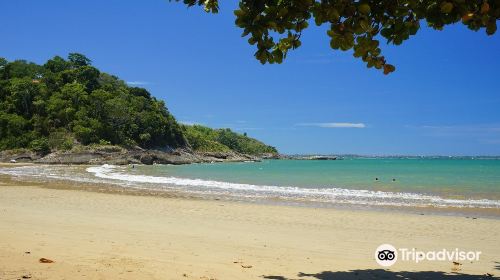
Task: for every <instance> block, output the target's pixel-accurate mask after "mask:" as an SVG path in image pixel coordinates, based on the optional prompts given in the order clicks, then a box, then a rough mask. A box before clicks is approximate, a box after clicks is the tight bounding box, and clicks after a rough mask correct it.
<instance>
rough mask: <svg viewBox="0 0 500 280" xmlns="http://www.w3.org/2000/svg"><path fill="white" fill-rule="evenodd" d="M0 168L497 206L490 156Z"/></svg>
mask: <svg viewBox="0 0 500 280" xmlns="http://www.w3.org/2000/svg"><path fill="white" fill-rule="evenodd" d="M0 173H4V174H10V175H14V176H21V177H22V176H24V177H32V178H37V179H42V180H51V179H54V180H57V179H64V180H76V181H82V182H90V183H93V182H95V183H100V182H102V183H111V184H115V185H118V186H121V187H123V188H133V189H145V190H154V191H167V192H172V191H173V192H181V193H187V194H191V195H196V196H199V197H217V198H225V199H237V200H252V201H254V200H260V201H285V202H301V203H321V204H322V205H344V206H345V205H353V206H373V207H377V206H388V207H392V206H394V207H433V208H468V209H475V208H477V209H493V210H495V209H496V210H498V209H500V160H498V159H474V158H345V159H344V160H336V161H322V160H265V161H262V162H241V163H213V164H191V165H181V166H173V165H152V166H146V165H135V166H131V165H129V166H111V165H103V166H91V167H88V166H86V167H77V166H76V167H75V166H73V167H68V166H40V165H36V166H25V167H10V168H1V169H0ZM376 178H378V180H376Z"/></svg>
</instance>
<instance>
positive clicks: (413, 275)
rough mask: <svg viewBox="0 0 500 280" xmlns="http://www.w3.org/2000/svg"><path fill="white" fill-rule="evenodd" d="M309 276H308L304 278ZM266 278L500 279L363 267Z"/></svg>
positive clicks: (360, 279)
mask: <svg viewBox="0 0 500 280" xmlns="http://www.w3.org/2000/svg"><path fill="white" fill-rule="evenodd" d="M303 277H308V278H303ZM262 278H264V279H274V280H299V279H311V278H313V279H319V280H364V279H384V280H386V279H387V280H392V279H397V280H414V279H415V280H416V279H418V280H431V279H444V280H448V279H450V280H451V279H453V280H457V279H458V280H479V279H488V280H490V279H500V278H499V277H495V276H493V275H489V274H485V275H471V274H462V273H445V272H438V271H415V272H413V271H398V272H394V271H387V270H383V269H362V270H349V271H335V272H334V271H323V272H319V273H304V272H299V274H297V278H288V277H284V276H280V275H262Z"/></svg>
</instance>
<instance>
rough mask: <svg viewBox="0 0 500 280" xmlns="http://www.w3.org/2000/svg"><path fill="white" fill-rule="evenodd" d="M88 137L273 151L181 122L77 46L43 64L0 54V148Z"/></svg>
mask: <svg viewBox="0 0 500 280" xmlns="http://www.w3.org/2000/svg"><path fill="white" fill-rule="evenodd" d="M205 137H206V139H205ZM190 141H192V143H191V142H190ZM91 144H98V145H99V144H100V145H109V144H111V145H119V146H123V147H135V146H139V147H142V148H146V149H149V148H164V147H171V148H178V147H192V148H193V149H194V150H199V151H228V150H234V151H238V152H244V153H247V152H248V153H252V154H257V153H262V152H268V151H269V152H276V150H275V149H274V148H272V147H268V146H266V145H264V144H262V143H261V142H259V141H257V140H255V139H251V138H248V137H246V136H243V135H240V134H237V133H234V132H232V131H230V130H228V129H224V130H213V129H210V128H203V129H202V128H201V127H198V126H196V127H189V126H183V125H180V124H179V123H178V122H177V121H176V120H175V118H174V117H173V116H172V114H170V112H169V111H168V110H167V108H166V107H165V103H164V102H163V101H161V100H157V99H156V98H155V97H153V96H151V94H150V93H149V92H148V91H147V90H146V89H143V88H138V87H130V86H128V85H127V84H126V83H125V82H124V81H122V80H120V79H119V78H117V77H115V76H113V75H110V74H107V73H103V72H101V71H99V70H98V69H97V68H95V67H93V66H92V64H91V61H90V60H89V59H88V58H87V57H85V56H84V55H82V54H78V53H71V54H69V56H68V58H67V59H63V58H62V57H60V56H56V57H54V58H52V59H50V60H48V61H47V62H46V63H45V64H44V65H38V64H35V63H31V62H27V61H25V60H16V61H12V62H8V61H7V60H6V59H4V58H0V150H6V149H16V148H29V149H32V150H34V151H37V152H41V153H48V152H50V151H54V150H71V149H72V148H73V146H75V145H91Z"/></svg>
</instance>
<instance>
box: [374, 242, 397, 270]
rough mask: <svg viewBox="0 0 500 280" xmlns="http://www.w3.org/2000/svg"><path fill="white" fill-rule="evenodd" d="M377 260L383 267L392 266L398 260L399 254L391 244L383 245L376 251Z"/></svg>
mask: <svg viewBox="0 0 500 280" xmlns="http://www.w3.org/2000/svg"><path fill="white" fill-rule="evenodd" d="M375 260H376V261H377V263H378V264H379V265H381V266H391V265H393V264H395V263H396V261H397V260H398V252H397V250H396V248H394V246H392V245H391V244H382V245H380V246H378V247H377V250H375Z"/></svg>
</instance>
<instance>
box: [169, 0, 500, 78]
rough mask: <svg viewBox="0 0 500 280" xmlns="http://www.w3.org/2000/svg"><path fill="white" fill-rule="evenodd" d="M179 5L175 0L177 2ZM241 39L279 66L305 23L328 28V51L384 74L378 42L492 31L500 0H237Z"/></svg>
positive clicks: (213, 4)
mask: <svg viewBox="0 0 500 280" xmlns="http://www.w3.org/2000/svg"><path fill="white" fill-rule="evenodd" d="M177 1H179V0H177ZM184 3H185V4H187V5H188V6H194V5H199V6H203V7H204V8H205V10H206V11H207V12H212V13H216V12H218V10H219V8H218V7H219V6H218V0H205V1H203V0H184ZM234 14H235V15H236V25H237V26H238V27H240V28H242V29H243V33H242V36H243V37H248V43H249V44H251V45H255V46H256V48H257V51H256V52H255V57H256V58H257V59H258V60H259V61H260V62H261V63H263V64H264V63H281V62H282V61H283V59H284V58H285V57H286V56H287V54H288V52H289V51H290V50H293V49H296V48H298V47H300V45H301V40H300V38H301V35H302V32H303V30H305V29H306V28H307V27H308V26H309V23H312V22H314V23H315V24H316V25H318V26H320V25H323V24H327V25H329V29H328V31H327V35H328V36H329V38H330V46H331V48H332V49H334V50H341V51H348V50H353V55H354V57H357V58H360V59H362V60H363V61H364V62H365V64H366V66H367V67H369V68H371V67H374V68H376V69H380V70H382V71H383V72H384V74H389V73H390V72H393V71H394V70H395V67H394V66H393V65H391V64H389V63H387V61H386V59H385V57H384V56H383V55H382V54H381V53H382V52H381V49H380V47H379V44H380V43H379V42H380V40H381V39H382V38H383V39H385V41H386V42H387V43H389V44H394V45H400V44H402V43H403V42H404V41H405V40H407V39H409V38H410V36H412V35H415V34H416V33H417V31H418V30H419V29H420V26H421V23H422V22H426V23H427V24H428V25H429V26H430V27H431V28H433V29H436V30H442V29H443V28H444V26H446V25H449V24H454V23H457V22H461V23H462V24H464V25H465V26H467V27H468V28H469V29H471V30H474V31H477V30H480V29H485V31H486V33H487V34H488V35H492V34H494V33H495V32H496V30H497V21H498V19H499V18H500V0H384V1H380V0H319V1H316V0H240V2H239V8H238V9H237V10H235V11H234Z"/></svg>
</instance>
